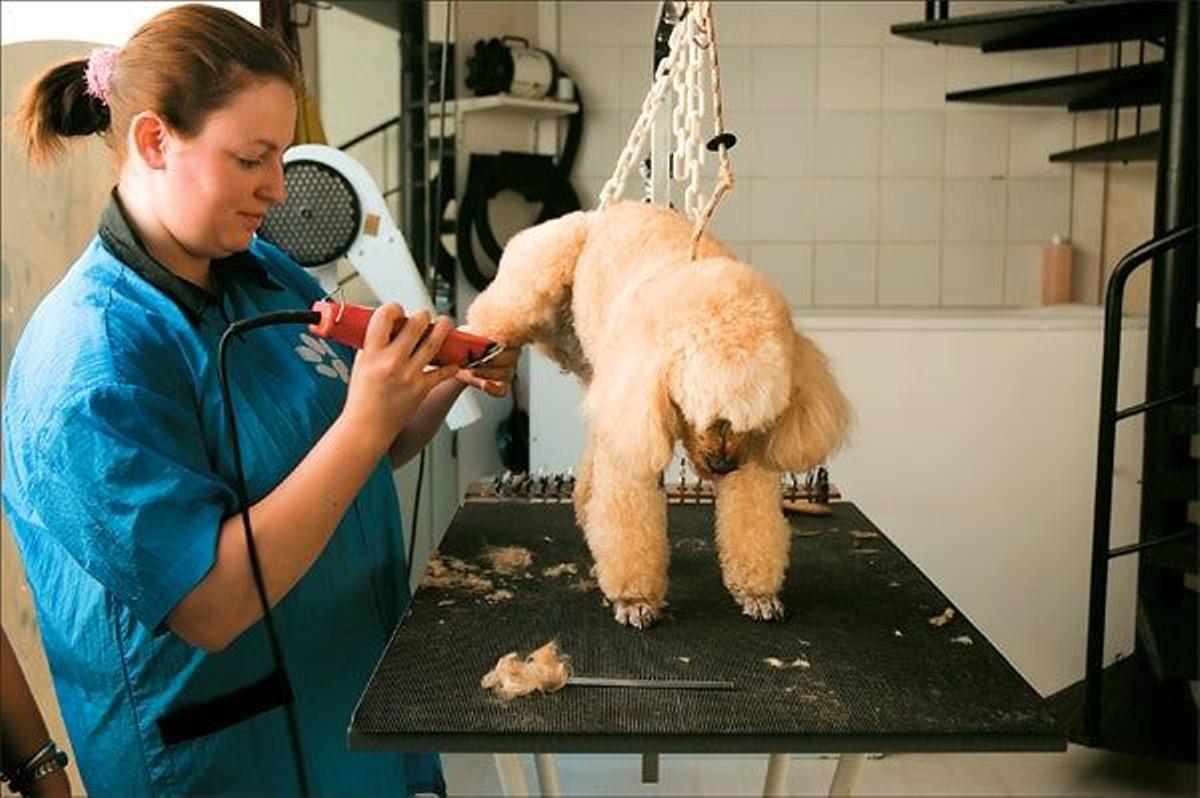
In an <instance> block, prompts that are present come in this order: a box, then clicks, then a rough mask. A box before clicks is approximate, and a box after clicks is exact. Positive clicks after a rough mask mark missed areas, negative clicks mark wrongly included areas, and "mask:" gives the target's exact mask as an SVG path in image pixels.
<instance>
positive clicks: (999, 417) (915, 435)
mask: <svg viewBox="0 0 1200 798" xmlns="http://www.w3.org/2000/svg"><path fill="white" fill-rule="evenodd" d="M797 326H798V327H800V328H801V329H803V330H805V331H807V332H808V333H809V334H810V335H811V336H812V338H813V339H814V340H815V341H816V343H817V344H818V345H819V346H820V347H821V348H822V349H823V350H824V351H825V352H826V353H827V354H828V355H829V357H830V359H831V361H832V362H833V364H834V368H835V370H836V373H837V376H838V379H839V381H840V383H841V385H842V387H843V389H844V390H845V392H846V394H847V396H848V397H849V399H850V401H851V403H852V404H853V406H854V409H855V414H856V422H855V426H854V429H853V433H852V436H851V440H850V444H849V445H848V446H847V447H846V448H845V449H844V450H843V451H842V452H841V454H839V455H838V456H837V457H835V458H834V459H833V460H832V462H831V463H830V475H831V479H832V481H833V482H834V483H835V484H836V485H837V486H838V487H839V489H840V490H841V491H842V493H843V496H844V497H845V498H846V499H847V500H848V501H852V502H854V503H855V504H857V505H858V506H859V507H860V508H861V509H862V510H863V511H864V512H865V513H866V514H867V516H868V517H869V518H871V520H872V521H874V522H875V524H876V525H877V526H878V527H879V528H880V529H881V530H882V531H883V532H884V533H885V534H886V535H888V537H889V538H891V540H892V541H893V542H895V543H896V545H897V546H899V548H900V549H901V550H902V551H903V552H904V553H905V554H906V555H907V556H908V557H909V558H910V559H912V560H913V561H914V562H915V563H916V564H917V566H918V567H919V568H920V569H921V570H922V571H923V572H924V573H925V575H926V576H928V577H929V578H930V579H931V580H932V581H933V582H934V584H936V585H937V586H938V587H939V588H940V589H941V590H942V591H943V592H945V593H946V595H947V597H949V598H950V600H951V601H953V602H954V603H955V604H956V605H957V606H958V607H959V608H960V609H961V610H962V611H963V612H965V613H966V614H967V616H968V617H969V618H970V619H971V621H972V622H973V623H975V624H976V625H977V626H978V627H979V628H980V630H981V631H982V632H983V633H984V634H985V635H986V636H987V637H988V639H989V640H990V641H991V642H992V643H993V644H994V645H995V646H996V647H997V648H998V649H999V650H1000V652H1001V653H1002V654H1004V655H1005V656H1006V657H1007V658H1009V660H1010V661H1011V662H1012V663H1013V665H1014V666H1015V667H1016V668H1017V669H1018V670H1019V671H1021V673H1022V674H1023V675H1024V676H1025V677H1026V678H1027V679H1028V680H1029V681H1030V682H1031V683H1032V684H1033V685H1034V686H1035V687H1036V688H1037V689H1038V690H1040V691H1041V692H1042V693H1043V694H1048V693H1051V692H1054V691H1056V690H1058V689H1060V688H1061V687H1064V686H1066V685H1068V684H1070V683H1072V682H1074V681H1076V680H1077V679H1079V678H1080V677H1081V676H1082V672H1083V651H1084V641H1085V630H1086V618H1087V616H1086V612H1087V579H1088V567H1089V557H1090V545H1091V519H1092V497H1093V488H1094V477H1095V447H1096V429H1097V418H1098V416H1097V413H1098V402H1099V398H1098V397H1099V363H1100V314H1099V313H1098V311H1097V310H1096V309H1094V308H1082V307H1076V308H1072V309H1069V310H1066V311H1064V310H1058V311H1054V312H1051V313H1047V312H1046V311H1027V312H1025V313H1014V312H1013V311H1000V312H993V313H988V312H983V311H976V312H971V313H950V312H942V313H932V314H931V313H928V312H922V313H919V314H918V313H908V314H899V313H895V312H891V313H888V312H884V311H875V312H871V313H862V314H840V313H831V312H825V313H822V312H821V311H809V312H806V313H804V314H803V315H802V316H801V317H800V318H798V319H797ZM1145 341H1146V337H1145V330H1144V327H1143V326H1141V325H1140V324H1138V323H1136V322H1134V323H1132V324H1130V325H1129V331H1128V332H1127V333H1126V336H1125V342H1124V346H1123V350H1122V358H1123V368H1122V382H1121V405H1122V406H1124V405H1126V404H1131V403H1133V402H1136V401H1138V400H1139V398H1140V396H1141V395H1142V385H1143V380H1144V375H1145ZM532 370H533V378H532V391H533V398H532V404H531V410H532V414H531V415H532V418H531V422H532V432H531V437H532V442H531V449H532V466H533V467H534V468H535V469H538V468H541V469H547V470H560V469H565V468H569V467H572V466H574V465H575V461H576V459H577V458H578V456H579V451H580V446H581V443H582V440H583V422H582V420H581V418H580V417H579V413H578V407H579V396H580V394H579V389H578V387H577V386H576V384H575V382H574V380H573V378H569V377H566V376H564V375H562V374H560V373H559V372H558V370H557V369H556V368H555V367H554V366H553V365H552V364H550V363H549V361H547V360H545V359H544V358H540V357H539V358H537V359H536V360H535V361H534V364H533V369H532ZM1119 432H1120V434H1119V437H1118V449H1117V461H1116V469H1115V473H1116V475H1117V481H1116V485H1115V489H1114V491H1115V492H1114V497H1115V498H1114V516H1113V541H1112V545H1114V546H1116V545H1120V544H1122V543H1127V542H1132V541H1133V540H1134V539H1135V538H1136V534H1137V532H1136V530H1137V508H1138V493H1137V482H1136V480H1137V476H1138V474H1139V473H1140V457H1141V444H1140V441H1141V427H1140V422H1138V421H1137V420H1136V419H1134V420H1131V421H1128V422H1124V425H1123V426H1122V427H1121V428H1120V431H1119ZM1134 569H1135V561H1134V560H1133V559H1132V558H1130V557H1127V558H1123V559H1121V560H1118V561H1116V563H1115V564H1114V565H1113V567H1112V576H1113V581H1112V586H1111V591H1110V601H1109V606H1110V621H1109V625H1108V642H1107V646H1106V652H1107V656H1108V657H1109V658H1110V659H1111V658H1112V657H1113V656H1114V655H1115V654H1116V653H1117V652H1125V653H1128V652H1129V651H1130V650H1131V647H1132V641H1133V606H1134V604H1133V585H1134ZM789 578H790V579H803V578H804V577H803V570H802V569H798V570H796V571H794V572H792V573H791V574H790V575H789Z"/></svg>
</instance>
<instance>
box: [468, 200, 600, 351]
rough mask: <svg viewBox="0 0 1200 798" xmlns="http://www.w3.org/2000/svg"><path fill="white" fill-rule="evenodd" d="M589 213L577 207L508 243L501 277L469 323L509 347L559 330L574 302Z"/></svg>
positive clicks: (470, 313)
mask: <svg viewBox="0 0 1200 798" xmlns="http://www.w3.org/2000/svg"><path fill="white" fill-rule="evenodd" d="M588 219H589V216H588V214H587V213H586V212H584V211H576V212H574V213H568V214H567V215H565V216H560V217H558V218H557V219H551V220H550V221H548V222H542V223H541V224H538V225H534V226H533V227H529V228H526V229H525V230H522V231H521V232H519V233H517V234H516V235H515V236H513V237H512V238H511V239H510V240H509V242H508V243H507V244H506V245H505V247H504V255H503V256H502V257H501V258H500V264H499V267H498V268H497V271H496V277H495V279H494V280H493V281H492V282H491V284H490V285H489V286H488V287H487V289H486V290H484V292H483V293H481V294H480V295H479V296H478V297H477V298H476V299H475V301H474V302H473V303H471V307H470V309H469V310H468V311H467V324H468V326H469V327H470V328H471V329H472V330H475V331H477V332H479V333H481V334H482V335H487V336H490V337H492V338H495V339H496V340H498V341H503V342H504V343H506V344H509V345H520V344H524V343H528V342H529V341H530V340H532V339H533V338H535V337H536V336H537V333H538V331H539V330H544V329H554V327H555V325H556V324H557V323H558V321H559V315H560V313H561V309H562V307H563V306H565V304H566V303H567V302H568V301H569V298H570V293H571V286H572V284H573V283H574V280H575V262H576V261H577V260H578V259H579V253H580V251H582V249H583V245H584V242H585V241H587V231H588Z"/></svg>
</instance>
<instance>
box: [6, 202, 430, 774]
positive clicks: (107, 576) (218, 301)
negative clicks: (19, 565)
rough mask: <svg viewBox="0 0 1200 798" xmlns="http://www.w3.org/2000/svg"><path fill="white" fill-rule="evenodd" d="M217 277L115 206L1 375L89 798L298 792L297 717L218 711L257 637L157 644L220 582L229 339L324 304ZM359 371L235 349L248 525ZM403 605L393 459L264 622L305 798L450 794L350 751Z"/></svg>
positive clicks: (242, 680)
mask: <svg viewBox="0 0 1200 798" xmlns="http://www.w3.org/2000/svg"><path fill="white" fill-rule="evenodd" d="M212 268H213V276H214V281H215V284H216V286H217V288H218V291H217V294H216V295H215V296H214V295H212V294H209V293H208V292H206V291H204V290H202V289H200V288H199V287H197V286H195V285H192V284H190V283H187V282H186V281H184V280H182V279H180V278H178V277H176V276H175V275H174V274H172V273H171V272H169V271H168V270H166V269H165V268H164V267H163V266H161V264H159V263H157V262H156V261H154V260H153V258H151V257H150V255H149V254H148V253H147V251H146V250H145V248H144V247H143V246H142V244H141V243H140V242H139V241H138V239H137V236H136V235H135V233H134V231H133V230H132V228H131V227H130V226H129V224H128V221H127V220H126V218H125V216H124V214H123V211H122V209H121V207H120V203H119V200H118V199H117V196H116V193H115V191H114V193H113V197H112V199H111V200H110V203H109V206H108V208H107V209H106V210H105V212H104V216H103V217H102V220H101V225H100V231H99V235H97V237H96V238H95V239H94V240H93V241H92V242H91V244H90V245H89V246H88V248H87V250H86V251H85V252H84V253H83V255H82V256H81V257H80V258H79V260H78V261H77V262H76V263H75V264H74V265H73V266H72V267H71V269H70V270H69V272H68V273H67V274H66V276H65V277H64V278H63V279H62V281H61V282H60V283H59V284H58V285H57V286H56V287H55V288H54V289H53V290H52V291H51V292H50V293H49V294H48V295H47V296H46V298H45V299H44V300H43V302H42V303H41V304H40V305H39V306H38V308H37V310H36V311H35V312H34V314H33V316H32V318H31V319H30V321H29V324H28V325H27V326H26V328H25V331H24V333H23V335H22V337H21V340H20V342H19V344H18V345H17V348H16V352H15V354H14V355H13V359H12V364H11V368H10V370H9V377H8V386H7V394H6V397H5V404H4V485H3V498H4V507H5V511H6V512H7V514H8V517H9V520H10V521H11V523H12V528H13V531H14V533H15V537H16V540H17V544H18V546H19V548H20V551H21V556H22V558H23V561H24V565H25V571H26V574H27V576H28V579H29V583H30V586H31V588H32V591H33V597H34V600H35V603H36V606H37V615H38V622H39V624H40V627H41V634H42V642H43V644H44V646H45V649H46V654H47V657H48V659H49V662H50V669H51V673H52V675H53V678H54V685H55V689H56V691H57V694H58V701H59V705H60V707H61V710H62V714H63V719H64V720H65V721H66V725H67V730H68V732H69V733H70V736H71V741H72V744H73V746H72V747H73V748H74V753H75V756H76V761H77V762H78V765H79V770H80V773H81V774H82V776H83V780H84V784H85V786H86V788H87V789H88V791H89V792H90V793H91V794H93V795H122V796H126V795H183V794H187V795H196V794H212V793H227V794H246V793H253V794H259V795H286V794H293V793H296V792H297V791H298V789H299V788H298V784H297V781H296V777H295V766H294V763H293V759H292V752H291V747H290V745H289V737H288V732H287V728H286V722H285V713H284V710H283V709H282V708H280V707H279V706H274V707H268V708H266V709H262V708H257V707H255V706H254V702H253V701H252V700H239V699H235V700H233V701H232V702H230V701H226V702H224V704H222V702H221V701H220V697H221V696H225V695H228V694H230V693H231V692H233V691H236V690H238V689H242V688H246V687H248V686H250V685H253V684H255V683H256V682H259V681H260V680H262V679H263V678H264V677H266V676H268V674H270V673H272V671H273V669H274V665H273V660H272V657H271V653H270V648H269V646H268V643H267V638H266V634H265V631H264V626H263V623H262V622H261V621H260V622H258V623H256V624H255V625H253V626H252V627H251V628H249V629H248V630H247V631H246V632H244V633H243V634H242V635H241V636H240V637H238V638H237V640H235V641H234V642H233V643H231V644H230V645H229V646H228V647H227V648H226V649H225V650H224V651H221V652H219V653H215V654H210V653H206V652H204V651H202V650H200V649H198V648H195V647H193V646H191V645H189V644H188V643H186V642H185V641H184V640H183V639H182V638H180V637H178V636H177V635H175V634H174V633H173V632H171V631H170V630H169V629H168V628H167V627H166V618H167V616H168V614H169V613H170V612H171V610H172V609H173V608H174V607H175V605H176V604H177V603H178V602H179V601H180V599H182V598H183V597H184V596H186V595H187V594H188V593H189V592H190V591H191V590H192V589H193V588H194V587H196V585H197V584H198V583H199V582H200V581H201V580H202V579H203V578H204V576H205V574H206V573H207V572H208V570H209V569H210V568H211V567H212V565H213V563H214V561H215V556H216V545H217V536H218V531H219V528H220V526H221V523H222V521H223V520H225V519H227V518H229V517H230V516H231V515H233V514H234V513H235V512H236V511H237V507H238V500H237V496H236V494H235V492H234V487H233V486H234V485H235V484H236V483H235V479H236V477H235V473H236V472H235V466H234V461H233V452H232V450H231V447H230V444H229V437H228V429H227V425H226V420H225V411H224V406H223V404H222V399H221V392H220V385H219V381H218V377H217V356H216V355H217V343H218V341H219V339H220V336H221V333H222V332H223V331H224V330H225V328H226V326H227V324H228V321H229V319H240V318H247V317H251V316H257V315H258V314H260V313H264V312H266V311H271V310H283V309H305V308H307V307H309V306H310V305H311V304H312V302H313V300H315V299H317V298H319V297H320V296H321V290H320V288H319V287H318V285H317V283H316V282H315V281H314V280H313V279H312V278H311V277H310V276H309V275H308V274H306V273H305V272H304V270H303V269H302V268H301V267H300V266H298V265H297V264H296V263H295V262H293V261H292V260H291V259H289V258H288V257H287V256H286V255H284V254H283V253H282V252H281V251H280V250H279V249H277V248H275V247H273V246H271V245H270V244H268V243H266V242H264V241H261V240H255V241H254V242H253V244H252V246H251V248H250V250H249V251H248V252H246V253H238V254H237V255H235V256H233V257H231V258H226V259H223V260H219V261H214V262H213V265H212ZM352 358H353V352H352V351H351V350H348V349H346V348H344V347H341V346H340V345H337V344H331V343H329V342H326V341H323V340H321V339H318V338H315V337H314V336H312V335H311V334H310V333H309V332H308V331H307V328H306V327H304V326H303V325H286V326H276V327H267V328H263V329H259V330H254V331H252V332H248V333H246V334H245V335H244V336H243V340H241V341H235V342H232V343H231V344H230V345H229V352H228V354H227V361H228V374H229V381H230V385H231V389H232V396H233V406H234V410H235V412H236V423H237V427H238V439H239V441H240V444H241V451H242V461H243V467H244V469H245V474H246V482H247V487H248V490H249V496H250V501H251V503H253V502H256V501H258V500H259V499H261V498H262V497H263V496H265V495H266V494H268V493H270V492H271V490H273V489H274V488H275V487H276V486H277V485H278V484H279V483H280V482H281V481H282V480H283V479H284V478H285V477H286V476H287V475H288V474H289V473H290V472H291V471H292V470H293V469H294V468H295V467H296V465H297V464H298V463H299V462H300V461H301V459H303V458H304V456H305V455H306V454H307V453H308V451H309V450H310V449H311V448H312V446H313V445H314V444H315V443H316V441H317V439H318V438H320V437H321V435H322V434H323V433H324V432H325V431H326V429H328V428H329V426H330V425H331V424H332V422H333V421H334V419H336V418H337V416H338V414H339V413H340V412H341V409H342V405H343V404H344V402H345V399H346V390H347V381H348V375H349V366H350V364H351V362H352ZM407 601H408V584H407V578H406V569H405V554H404V539H403V534H402V529H401V522H400V514H399V506H398V501H397V497H396V492H395V486H394V483H393V481H392V474H391V470H390V468H389V466H388V464H387V462H386V461H381V462H380V463H379V465H378V467H377V468H376V469H375V470H374V471H373V472H372V474H371V476H370V478H369V480H368V482H367V484H366V485H365V486H364V487H363V489H362V491H361V492H360V493H359V494H358V496H357V497H356V498H355V500H354V503H353V504H352V505H351V506H350V508H349V509H348V510H347V511H346V514H345V516H344V517H343V519H342V521H341V523H339V525H338V527H337V529H336V530H335V531H334V533H333V535H332V537H331V538H330V539H329V542H328V543H327V544H326V546H325V549H324V550H323V551H322V553H321V555H320V556H319V558H318V559H317V560H316V562H315V563H314V564H313V566H312V567H311V568H310V569H309V570H308V572H307V573H305V575H304V576H303V577H302V578H301V579H300V581H299V582H298V583H297V584H296V585H295V587H293V588H292V589H291V591H289V592H288V594H287V595H286V596H285V597H284V598H283V600H282V601H280V602H279V603H278V605H277V606H276V607H275V608H274V610H273V611H272V618H273V619H274V622H275V627H276V629H277V631H278V633H279V638H280V641H281V644H282V648H283V655H284V660H285V663H286V667H287V670H288V674H289V677H290V682H291V687H292V690H293V692H294V695H295V703H294V708H295V713H296V716H297V724H298V727H299V736H300V740H301V748H302V750H303V756H304V761H305V766H306V770H307V773H308V779H309V786H310V789H311V790H312V792H313V793H314V794H327V795H334V794H336V795H356V796H357V795H406V794H409V793H411V792H437V793H443V794H444V791H445V785H444V782H443V780H442V774H441V767H440V762H439V760H438V758H437V757H436V756H435V755H431V754H397V753H378V752H351V751H349V750H348V748H347V743H346V733H345V732H346V728H347V726H348V723H349V719H350V715H351V712H352V711H353V709H354V705H355V701H356V699H357V696H358V694H359V692H360V691H361V689H362V688H363V686H364V685H365V684H366V682H367V679H368V677H369V676H370V673H371V669H372V667H373V665H374V663H375V661H376V659H377V658H378V656H379V655H380V654H381V653H382V651H383V649H384V647H385V645H386V643H387V640H388V637H389V635H390V634H391V631H392V629H393V628H394V627H395V625H396V623H397V622H398V620H399V618H400V613H401V611H402V610H403V608H404V607H405V606H406V604H407ZM231 703H232V706H230V704H231ZM197 706H200V707H205V706H207V707H210V708H211V707H214V706H222V707H223V710H224V711H223V712H219V713H218V715H220V716H221V717H219V718H218V720H217V725H221V726H223V728H219V729H217V730H216V731H209V732H208V733H203V732H205V731H207V730H206V729H204V728H202V727H203V724H201V725H200V727H196V728H192V726H195V724H190V725H189V723H184V724H183V725H184V733H185V734H184V736H187V737H189V739H183V740H182V741H179V742H173V743H169V744H168V742H166V741H164V739H163V733H162V729H163V727H160V725H159V723H158V720H159V719H160V718H163V717H172V713H174V717H175V718H179V717H181V714H180V713H181V712H182V717H187V716H188V713H189V712H190V711H192V710H194V708H195V707H197ZM256 710H257V711H256ZM231 712H232V715H231V714H230V713H231ZM251 713H253V714H251ZM239 715H248V717H238V716H239ZM191 719H192V720H194V719H195V715H194V714H193V715H192V716H191ZM189 729H190V731H189Z"/></svg>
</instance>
